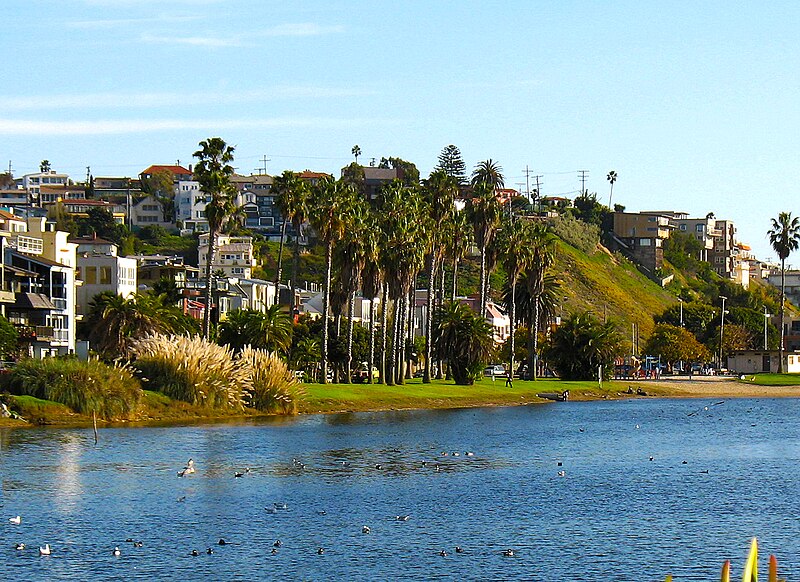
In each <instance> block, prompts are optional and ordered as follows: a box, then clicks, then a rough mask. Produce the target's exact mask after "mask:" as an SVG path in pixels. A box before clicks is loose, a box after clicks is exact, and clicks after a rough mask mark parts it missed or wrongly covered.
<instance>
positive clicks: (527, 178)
mask: <svg viewBox="0 0 800 582" xmlns="http://www.w3.org/2000/svg"><path fill="white" fill-rule="evenodd" d="M9 163H10V162H9ZM530 173H531V171H530V169H529V168H528V165H527V164H525V193H526V194H527V196H528V204H531V182H530Z"/></svg>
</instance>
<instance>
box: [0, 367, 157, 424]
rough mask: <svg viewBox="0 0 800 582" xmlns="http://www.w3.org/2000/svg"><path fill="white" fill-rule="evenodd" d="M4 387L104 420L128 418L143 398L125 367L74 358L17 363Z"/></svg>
mask: <svg viewBox="0 0 800 582" xmlns="http://www.w3.org/2000/svg"><path fill="white" fill-rule="evenodd" d="M4 386H5V387H6V388H7V389H8V391H9V392H11V393H12V394H18V395H29V396H34V397H36V398H41V399H43V400H52V401H54V402H59V403H61V404H64V405H66V406H68V407H69V408H71V409H72V410H74V411H75V412H78V413H80V414H91V413H92V412H94V413H96V414H97V416H98V417H100V418H102V419H106V420H112V419H121V418H130V417H131V416H132V415H133V414H134V413H135V412H136V408H137V406H138V404H139V400H140V398H141V396H142V389H141V385H140V384H139V382H138V381H137V380H136V378H134V377H133V375H132V373H131V371H130V370H129V369H128V368H127V367H125V366H119V365H114V366H109V365H106V364H104V363H102V362H99V361H95V360H92V361H89V362H83V361H80V360H78V359H77V358H75V357H66V358H45V359H43V360H38V359H34V358H26V359H24V360H20V362H19V363H18V364H17V365H16V366H15V367H14V368H13V369H12V370H11V371H10V372H9V373H8V374H7V375H6V376H5V377H4Z"/></svg>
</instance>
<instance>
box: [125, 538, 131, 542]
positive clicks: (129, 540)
mask: <svg viewBox="0 0 800 582" xmlns="http://www.w3.org/2000/svg"><path fill="white" fill-rule="evenodd" d="M128 542H133V538H128V539H127V540H125V543H128Z"/></svg>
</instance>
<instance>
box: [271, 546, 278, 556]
mask: <svg viewBox="0 0 800 582" xmlns="http://www.w3.org/2000/svg"><path fill="white" fill-rule="evenodd" d="M277 553H278V548H272V551H271V552H270V554H272V555H273V556H274V555H275V554H277Z"/></svg>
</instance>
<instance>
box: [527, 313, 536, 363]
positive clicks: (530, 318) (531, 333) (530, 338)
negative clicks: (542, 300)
mask: <svg viewBox="0 0 800 582" xmlns="http://www.w3.org/2000/svg"><path fill="white" fill-rule="evenodd" d="M533 319H534V316H533V300H529V302H528V377H529V378H533V365H534V363H535V361H534V349H535V346H534V345H533V338H534V334H535V333H536V332H535V330H534V329H533Z"/></svg>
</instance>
